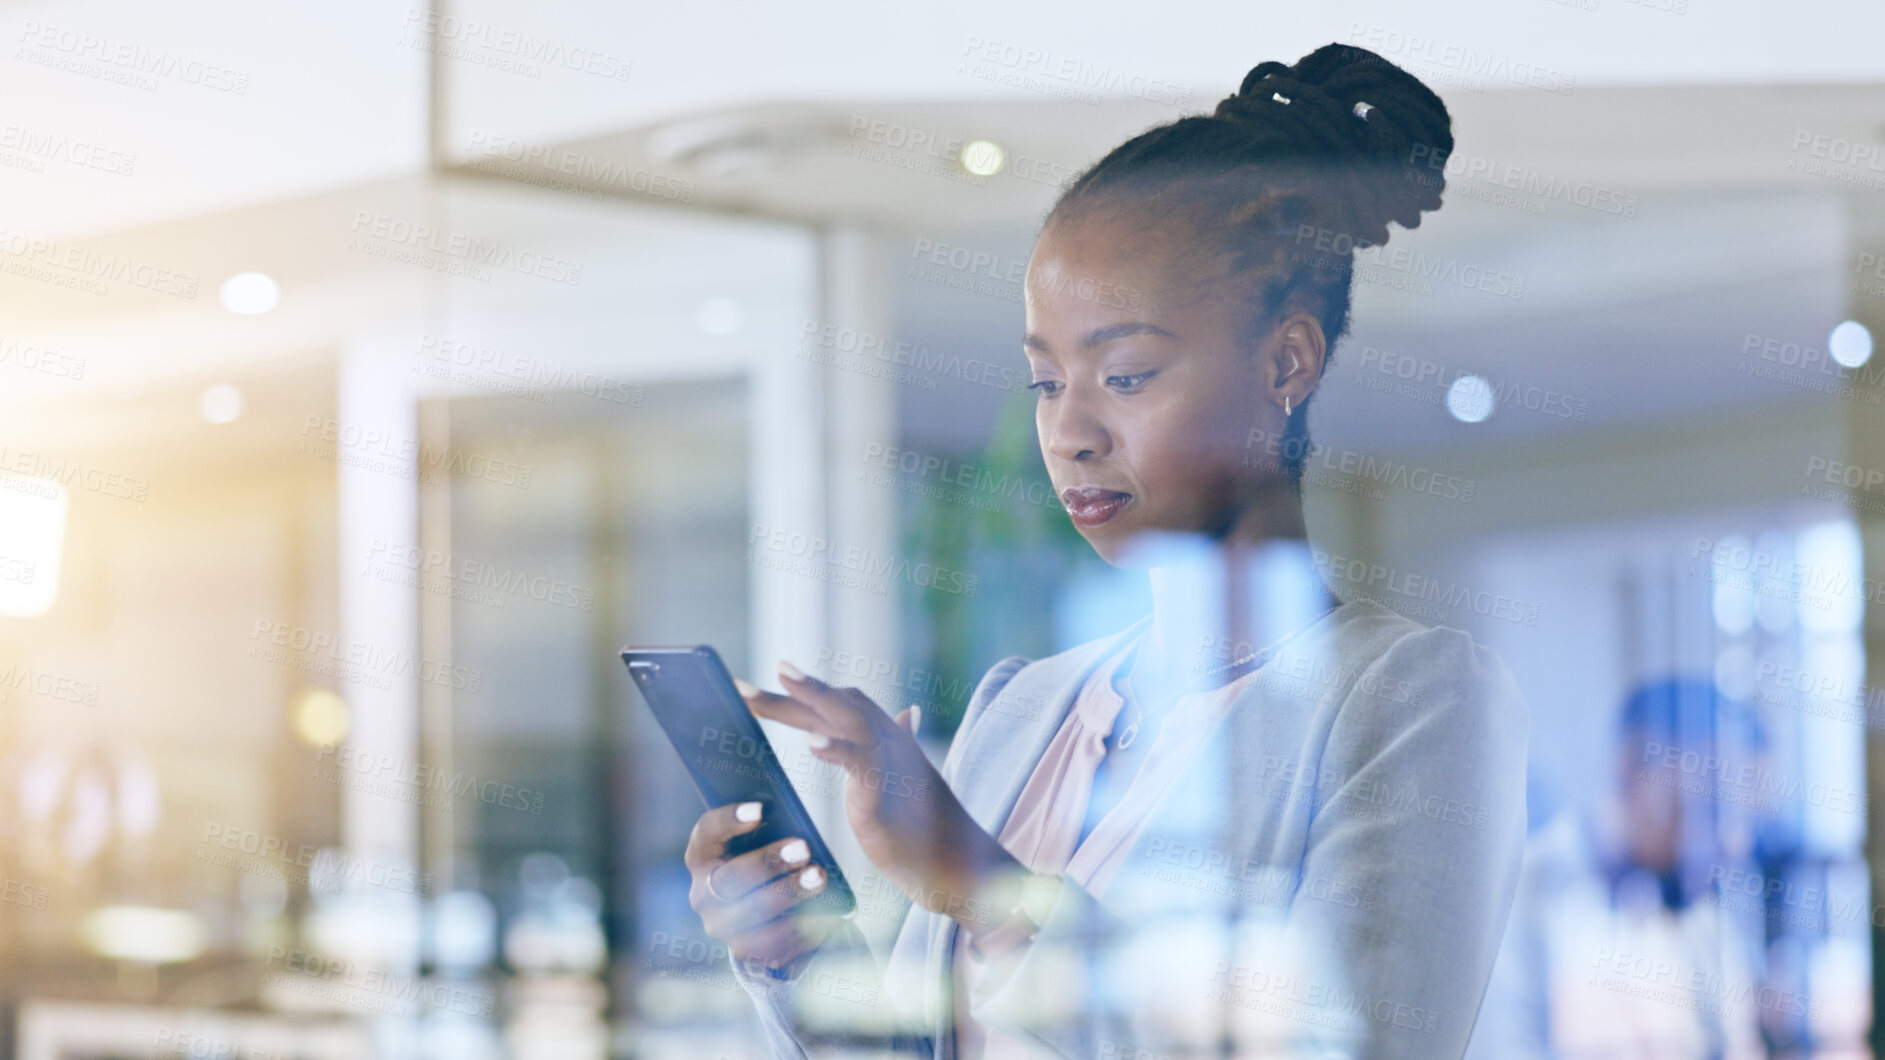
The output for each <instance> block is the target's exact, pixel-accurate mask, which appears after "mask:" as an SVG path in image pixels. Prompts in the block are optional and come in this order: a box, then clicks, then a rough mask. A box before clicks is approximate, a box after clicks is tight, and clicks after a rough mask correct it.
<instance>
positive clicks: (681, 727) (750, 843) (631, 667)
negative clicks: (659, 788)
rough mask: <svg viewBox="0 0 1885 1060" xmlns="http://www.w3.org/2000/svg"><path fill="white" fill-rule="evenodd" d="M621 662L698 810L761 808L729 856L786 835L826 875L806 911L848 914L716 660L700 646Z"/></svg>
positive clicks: (843, 889)
mask: <svg viewBox="0 0 1885 1060" xmlns="http://www.w3.org/2000/svg"><path fill="white" fill-rule="evenodd" d="M622 661H623V662H624V663H626V664H627V665H628V671H629V674H630V675H631V676H632V677H633V679H634V683H635V687H636V688H637V689H638V690H640V692H641V695H642V698H643V700H645V701H646V702H647V704H648V707H649V709H650V710H652V711H653V712H654V715H655V720H656V721H657V722H659V723H660V725H661V729H662V731H663V732H665V733H666V734H667V737H668V742H670V743H672V744H673V745H674V749H675V751H677V752H678V753H679V754H680V756H681V761H682V763H683V764H684V765H686V767H687V771H688V774H689V775H690V776H692V777H693V779H694V786H695V787H696V788H697V789H699V791H700V795H701V798H702V799H703V800H704V801H705V802H706V804H707V805H708V806H710V807H711V806H725V805H727V804H729V803H735V802H758V803H760V804H761V805H762V806H763V807H764V809H763V811H762V813H763V816H762V817H761V818H760V820H761V822H762V823H761V824H760V826H759V827H758V828H756V829H754V830H753V831H751V832H748V833H746V834H745V835H741V836H736V837H734V839H733V841H732V842H730V843H729V844H728V845H727V846H728V851H729V853H731V854H736V855H737V854H743V853H745V852H746V851H749V850H752V849H754V848H756V847H761V846H765V845H766V844H768V843H772V842H775V841H777V840H780V839H784V838H786V837H788V836H797V837H799V838H802V839H804V840H805V842H806V844H807V845H808V846H810V847H811V853H812V859H811V862H812V864H815V865H817V866H819V867H820V868H822V869H824V870H825V873H826V875H827V876H828V877H829V882H828V883H826V885H825V889H824V890H823V891H821V892H819V893H818V894H817V895H815V896H814V897H812V898H810V899H808V900H807V903H806V908H814V909H817V910H818V911H820V912H841V913H849V912H851V911H852V910H853V909H855V908H856V902H855V900H854V899H853V897H852V895H851V888H850V885H849V883H848V882H847V881H846V880H845V879H844V876H843V874H842V873H841V872H839V870H838V864H837V862H836V861H835V860H834V859H833V858H832V856H831V851H830V850H829V849H828V848H827V847H826V846H825V841H824V838H823V837H822V836H820V835H819V834H818V829H817V828H816V827H815V826H814V825H813V824H812V819H811V815H810V814H809V813H807V812H806V811H805V805H804V803H803V802H801V801H800V800H799V797H798V792H797V791H796V790H794V789H793V787H792V783H791V781H790V780H789V779H788V778H787V776H786V772H785V768H784V767H783V766H782V765H781V764H780V762H779V758H778V755H777V754H776V753H775V752H774V751H773V748H772V743H771V741H769V740H767V739H766V734H765V732H764V731H763V730H762V729H761V728H760V727H759V719H757V718H755V717H754V716H753V713H752V711H750V710H748V709H747V708H746V701H745V700H743V699H741V698H740V694H739V691H738V690H737V689H735V688H734V687H733V678H732V675H730V674H728V673H727V670H726V666H725V665H724V664H723V663H721V661H720V656H719V654H718V653H717V652H715V651H714V650H713V649H712V648H711V647H708V646H706V645H695V646H691V647H682V648H628V649H625V650H624V651H623V652H622Z"/></svg>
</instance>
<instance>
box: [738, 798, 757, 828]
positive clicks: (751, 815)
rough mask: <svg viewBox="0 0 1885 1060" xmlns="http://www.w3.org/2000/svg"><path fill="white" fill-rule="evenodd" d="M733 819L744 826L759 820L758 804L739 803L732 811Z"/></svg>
mask: <svg viewBox="0 0 1885 1060" xmlns="http://www.w3.org/2000/svg"><path fill="white" fill-rule="evenodd" d="M733 819H734V820H736V821H742V822H745V823H746V824H751V823H753V822H754V821H757V820H759V804H758V803H756V802H742V803H740V804H739V806H737V807H736V808H734V810H733Z"/></svg>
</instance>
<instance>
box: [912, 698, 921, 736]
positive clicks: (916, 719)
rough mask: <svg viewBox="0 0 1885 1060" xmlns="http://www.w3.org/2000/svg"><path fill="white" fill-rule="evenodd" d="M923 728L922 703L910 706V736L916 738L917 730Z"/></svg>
mask: <svg viewBox="0 0 1885 1060" xmlns="http://www.w3.org/2000/svg"><path fill="white" fill-rule="evenodd" d="M922 727H923V705H922V704H920V703H912V704H910V735H911V736H915V735H916V730H918V729H920V728H922Z"/></svg>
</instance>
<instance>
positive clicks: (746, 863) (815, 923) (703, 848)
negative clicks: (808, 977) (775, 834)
mask: <svg viewBox="0 0 1885 1060" xmlns="http://www.w3.org/2000/svg"><path fill="white" fill-rule="evenodd" d="M760 813H761V806H760V804H759V803H756V802H742V803H733V804H729V805H726V806H716V807H714V808H713V809H711V810H708V811H707V812H706V813H703V814H701V815H700V820H698V821H696V822H695V823H694V832H693V834H692V835H691V836H689V837H688V839H687V852H686V854H685V855H683V860H684V861H685V862H686V864H687V869H688V871H689V872H690V873H692V874H693V878H694V880H693V885H692V886H690V887H689V888H688V891H687V902H688V904H689V905H691V906H693V907H694V912H696V913H699V914H700V922H701V924H702V925H703V926H705V927H706V929H707V934H709V935H711V936H713V937H714V938H716V939H719V940H720V941H722V942H724V943H726V944H727V949H728V951H729V952H731V953H732V954H733V958H734V959H735V960H737V961H740V962H742V963H743V964H745V965H747V967H748V968H751V967H753V966H755V965H757V966H759V967H762V968H764V969H765V970H766V971H767V972H769V973H772V974H773V975H775V977H776V976H777V975H778V974H779V973H780V972H782V971H783V972H789V971H791V970H792V965H793V964H794V963H795V962H796V961H798V960H800V959H801V958H804V957H808V956H810V955H811V954H812V953H814V952H816V951H817V949H818V947H819V946H821V945H823V944H824V941H825V938H826V936H828V935H830V934H831V932H832V931H834V930H835V929H836V928H837V926H838V925H839V924H840V923H842V922H843V918H841V917H838V916H835V915H830V914H817V913H804V912H794V909H795V908H796V907H797V906H798V905H799V904H800V903H801V902H803V901H804V900H805V899H807V898H810V897H812V896H813V895H815V894H817V893H818V892H819V891H821V890H823V889H824V887H825V884H826V882H827V880H826V877H825V871H824V870H823V869H820V868H819V867H817V866H816V865H812V864H811V863H810V862H811V848H810V847H808V846H807V845H806V843H805V840H803V839H798V838H788V839H781V840H779V841H777V842H775V843H769V844H767V845H766V846H763V847H758V848H756V849H753V850H749V851H747V852H746V853H744V854H739V855H737V856H734V857H728V856H727V842H728V840H730V839H732V838H733V837H734V836H738V835H744V834H745V833H747V832H750V831H752V830H753V829H755V828H758V827H759V826H760V824H761V821H760ZM710 880H711V881H712V886H711V887H709V881H710Z"/></svg>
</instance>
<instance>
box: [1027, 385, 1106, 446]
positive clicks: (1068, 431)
mask: <svg viewBox="0 0 1885 1060" xmlns="http://www.w3.org/2000/svg"><path fill="white" fill-rule="evenodd" d="M1042 426H1043V427H1044V428H1045V431H1044V436H1045V441H1046V448H1047V452H1048V453H1049V454H1051V455H1053V456H1056V457H1059V458H1060V459H1062V460H1068V461H1079V460H1091V459H1093V458H1094V457H1097V456H1104V455H1106V453H1108V452H1109V451H1111V449H1112V436H1111V435H1110V434H1109V433H1108V432H1107V430H1106V425H1105V424H1104V423H1103V422H1101V420H1100V418H1099V417H1098V416H1095V415H1094V414H1093V413H1092V411H1091V410H1090V409H1089V408H1088V407H1087V405H1085V404H1084V403H1082V402H1081V401H1080V400H1078V399H1076V398H1074V396H1073V394H1072V393H1071V392H1068V393H1065V394H1063V395H1061V398H1060V399H1059V400H1058V401H1056V402H1055V403H1054V406H1053V408H1052V410H1051V411H1049V412H1048V413H1047V418H1046V420H1045V422H1044V423H1043V424H1042Z"/></svg>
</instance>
